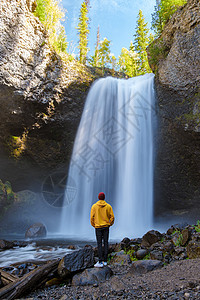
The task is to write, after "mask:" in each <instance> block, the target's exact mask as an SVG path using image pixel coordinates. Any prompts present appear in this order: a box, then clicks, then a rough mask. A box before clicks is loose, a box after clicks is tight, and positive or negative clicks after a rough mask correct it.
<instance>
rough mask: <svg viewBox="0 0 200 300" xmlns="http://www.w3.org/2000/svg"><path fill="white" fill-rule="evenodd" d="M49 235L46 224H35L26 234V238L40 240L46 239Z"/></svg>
mask: <svg viewBox="0 0 200 300" xmlns="http://www.w3.org/2000/svg"><path fill="white" fill-rule="evenodd" d="M46 234H47V230H46V227H45V225H44V224H42V223H35V224H33V225H31V226H30V227H29V228H28V229H27V231H26V233H25V238H30V239H33V238H39V237H45V236H46Z"/></svg>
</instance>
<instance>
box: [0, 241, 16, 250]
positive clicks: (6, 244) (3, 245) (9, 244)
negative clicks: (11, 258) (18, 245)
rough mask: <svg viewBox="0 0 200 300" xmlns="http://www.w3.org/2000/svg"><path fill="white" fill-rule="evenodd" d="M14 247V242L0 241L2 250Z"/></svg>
mask: <svg viewBox="0 0 200 300" xmlns="http://www.w3.org/2000/svg"><path fill="white" fill-rule="evenodd" d="M13 247H14V243H13V242H10V241H5V240H0V250H7V249H12V248H13Z"/></svg>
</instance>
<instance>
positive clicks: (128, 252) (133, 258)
mask: <svg viewBox="0 0 200 300" xmlns="http://www.w3.org/2000/svg"><path fill="white" fill-rule="evenodd" d="M125 253H126V254H128V255H129V256H130V259H131V261H137V260H138V259H137V258H136V257H135V251H134V250H131V249H130V250H128V251H127V250H125Z"/></svg>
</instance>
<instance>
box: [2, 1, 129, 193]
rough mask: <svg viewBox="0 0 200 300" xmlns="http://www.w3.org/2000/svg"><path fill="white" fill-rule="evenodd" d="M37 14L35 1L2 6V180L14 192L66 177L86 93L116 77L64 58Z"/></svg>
mask: <svg viewBox="0 0 200 300" xmlns="http://www.w3.org/2000/svg"><path fill="white" fill-rule="evenodd" d="M35 8H36V1H34V0H1V1H0V104H1V110H0V120H1V122H0V179H2V180H3V181H6V180H9V181H10V182H11V183H12V185H13V189H14V190H15V191H20V190H23V189H31V190H32V191H33V190H34V191H36V192H38V191H39V192H40V191H41V188H42V183H43V182H44V180H45V179H46V178H47V177H48V176H49V174H54V176H55V173H56V174H58V175H59V176H61V175H62V176H63V173H67V168H68V163H69V159H70V155H71V151H72V147H73V142H74V138H75V134H76V131H77V127H78V125H79V121H80V118H81V115H82V110H83V106H84V102H85V98H86V95H87V92H88V89H89V87H90V85H91V83H92V82H93V81H94V80H95V79H96V78H99V77H102V76H106V75H111V74H112V75H115V73H113V72H112V71H111V72H110V73H106V74H104V75H103V74H102V71H101V70H99V69H98V68H97V69H94V68H88V67H84V66H83V65H80V64H79V63H78V62H77V61H76V60H73V59H71V58H70V57H69V56H68V55H67V54H65V55H64V54H61V56H62V58H61V56H59V55H58V54H57V53H56V52H55V51H54V49H52V47H51V46H50V44H49V41H48V33H47V32H46V30H45V28H44V27H43V25H42V24H41V22H40V21H39V19H38V18H37V17H35V16H34V10H35ZM117 75H118V76H124V75H123V74H119V73H118V74H117Z"/></svg>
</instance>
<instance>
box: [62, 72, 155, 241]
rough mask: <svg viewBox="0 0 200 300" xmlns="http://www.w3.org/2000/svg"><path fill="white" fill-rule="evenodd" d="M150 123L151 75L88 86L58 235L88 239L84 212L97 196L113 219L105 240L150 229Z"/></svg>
mask: <svg viewBox="0 0 200 300" xmlns="http://www.w3.org/2000/svg"><path fill="white" fill-rule="evenodd" d="M155 119H156V113H155V95H154V75H153V74H145V75H142V76H138V77H135V78H130V79H116V78H112V77H107V78H102V79H99V80H97V81H95V82H94V83H93V85H92V87H91V89H90V91H89V94H88V96H87V99H86V103H85V107H84V111H83V114H82V118H81V122H80V125H79V128H78V132H77V135H76V139H75V143H74V148H73V153H72V157H71V162H70V167H69V173H68V182H67V185H66V192H65V200H64V206H63V210H62V216H61V225H60V234H62V235H65V236H71V237H73V238H81V239H88V240H91V239H94V237H95V236H94V228H92V226H91V225H90V209H91V206H92V204H94V203H95V202H96V201H98V194H99V192H104V193H105V195H106V199H105V200H106V202H108V203H110V204H111V205H112V207H113V211H114V214H115V223H114V225H113V226H112V227H111V228H110V238H111V239H121V238H123V237H125V236H128V237H130V238H133V237H138V236H141V235H142V234H144V233H145V232H146V231H147V230H149V229H152V225H153V172H154V170H153V168H154V147H153V132H154V127H155ZM72 183H73V184H72Z"/></svg>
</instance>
